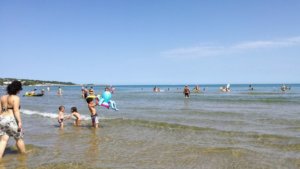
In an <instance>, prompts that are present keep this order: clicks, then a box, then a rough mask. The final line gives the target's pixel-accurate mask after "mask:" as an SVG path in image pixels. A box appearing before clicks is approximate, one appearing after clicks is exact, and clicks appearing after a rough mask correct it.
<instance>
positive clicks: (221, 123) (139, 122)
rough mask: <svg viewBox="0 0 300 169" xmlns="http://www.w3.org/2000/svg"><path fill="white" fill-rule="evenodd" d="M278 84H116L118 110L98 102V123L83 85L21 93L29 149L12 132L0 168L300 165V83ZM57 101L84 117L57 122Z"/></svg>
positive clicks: (289, 168)
mask: <svg viewBox="0 0 300 169" xmlns="http://www.w3.org/2000/svg"><path fill="white" fill-rule="evenodd" d="M279 86H280V85H254V87H255V90H254V91H253V92H249V91H248V90H247V85H232V92H231V93H220V92H218V87H219V86H218V85H207V86H202V87H205V88H206V91H205V92H204V93H193V94H192V95H191V98H189V99H185V98H183V95H182V93H181V90H182V86H160V87H161V89H164V92H161V93H152V92H151V90H152V86H117V87H116V88H117V91H116V93H115V94H113V98H112V99H113V100H115V101H116V103H117V105H118V108H119V109H120V111H117V112H115V111H113V110H106V109H104V108H98V109H97V110H98V112H100V124H101V128H100V129H98V130H95V129H93V128H91V127H90V126H91V124H90V123H91V122H90V117H89V113H88V109H87V105H86V103H85V101H84V100H83V99H81V98H80V87H63V90H64V95H63V96H56V93H55V90H56V88H54V87H53V88H52V90H51V91H50V92H46V95H45V96H43V97H21V103H22V113H23V114H22V118H23V123H24V130H25V141H26V144H27V145H28V146H27V148H28V149H29V150H30V153H29V154H28V155H25V156H22V155H19V154H17V153H16V150H15V148H14V147H13V144H14V142H13V140H11V141H10V143H9V148H8V149H7V151H6V155H5V157H4V159H3V161H2V163H1V165H2V166H1V165H0V168H1V167H5V168H26V167H27V168H122V169H123V168H145V169H146V168H162V169H163V168H164V169H165V168H170V169H171V168H172V169H174V168H175V169H176V168H178V169H182V168H214V169H215V168H220V169H223V168H224V169H225V168H228V169H232V168H239V169H246V168H249V169H250V168H253V169H258V168H270V169H271V168H272V169H273V168H280V169H282V168H288V169H293V168H300V134H299V131H300V104H299V103H300V85H292V90H291V91H288V92H286V93H282V92H281V91H280V90H279ZM168 88H169V89H170V91H168ZM177 88H181V89H178V90H177ZM30 89H31V88H30V87H28V88H25V90H30ZM100 89H103V87H95V90H96V91H99V92H100ZM25 90H24V92H25ZM2 93H3V91H2ZM59 105H64V106H65V107H66V109H67V110H66V112H67V114H68V113H69V110H70V108H71V107H72V106H77V107H78V109H79V112H80V113H81V114H82V115H83V116H84V117H85V120H84V121H83V125H82V126H81V127H73V125H72V120H68V121H66V124H65V128H64V129H63V130H61V129H59V128H58V127H57V126H58V124H57V120H56V117H57V115H56V114H57V108H58V106H59Z"/></svg>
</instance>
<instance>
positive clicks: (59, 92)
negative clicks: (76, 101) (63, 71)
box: [57, 86, 62, 96]
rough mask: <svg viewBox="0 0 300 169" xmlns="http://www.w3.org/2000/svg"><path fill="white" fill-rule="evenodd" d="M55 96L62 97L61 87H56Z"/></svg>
mask: <svg viewBox="0 0 300 169" xmlns="http://www.w3.org/2000/svg"><path fill="white" fill-rule="evenodd" d="M57 95H59V96H61V95H62V89H61V87H60V86H59V87H58V90H57Z"/></svg>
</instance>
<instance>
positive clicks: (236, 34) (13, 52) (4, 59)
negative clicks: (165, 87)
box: [0, 0, 300, 84]
mask: <svg viewBox="0 0 300 169" xmlns="http://www.w3.org/2000/svg"><path fill="white" fill-rule="evenodd" d="M299 9H300V1H299V0H294V1H292V0H263V1H262V0H251V1H241V0H235V1H234V0H228V1H219V0H211V1H209V0H207V1H200V0H151V1H150V0H145V1H141V0H108V1H107V0H106V1H104V0H103V1H101V0H95V1H92V0H88V1H86V0H35V1H32V0H26V1H23V0H18V1H15V0H1V1H0V62H1V66H0V69H1V71H0V77H16V78H30V79H42V80H61V81H72V82H76V83H101V84H102V83H105V84H185V83H199V84H203V83H206V84H207V83H299V82H300V77H299V72H300V66H299V65H300V10H299Z"/></svg>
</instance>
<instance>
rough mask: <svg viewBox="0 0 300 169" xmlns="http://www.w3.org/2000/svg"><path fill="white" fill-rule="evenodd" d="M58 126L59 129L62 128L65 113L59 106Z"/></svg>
mask: <svg viewBox="0 0 300 169" xmlns="http://www.w3.org/2000/svg"><path fill="white" fill-rule="evenodd" d="M58 110H59V111H58V117H57V118H58V119H57V121H58V124H59V127H60V128H64V113H65V107H64V106H59V107H58Z"/></svg>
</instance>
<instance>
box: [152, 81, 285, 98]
mask: <svg viewBox="0 0 300 169" xmlns="http://www.w3.org/2000/svg"><path fill="white" fill-rule="evenodd" d="M179 89H180V88H177V90H179ZM205 90H206V88H203V89H202V90H201V88H200V86H199V85H195V87H194V88H193V90H192V92H194V93H201V92H205ZM248 90H249V91H254V87H253V86H252V84H250V85H249V87H248ZM280 90H281V91H282V92H285V91H288V90H291V87H290V86H287V85H285V84H283V85H282V86H281V87H280ZM161 91H163V90H160V88H159V87H157V86H155V87H154V88H153V92H155V93H158V92H161ZM168 91H170V88H168ZM219 91H220V92H222V93H228V92H231V88H230V84H227V85H224V86H221V87H220V88H219ZM190 93H191V91H190V89H189V86H188V85H185V86H184V88H183V94H184V97H185V98H189V97H190Z"/></svg>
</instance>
